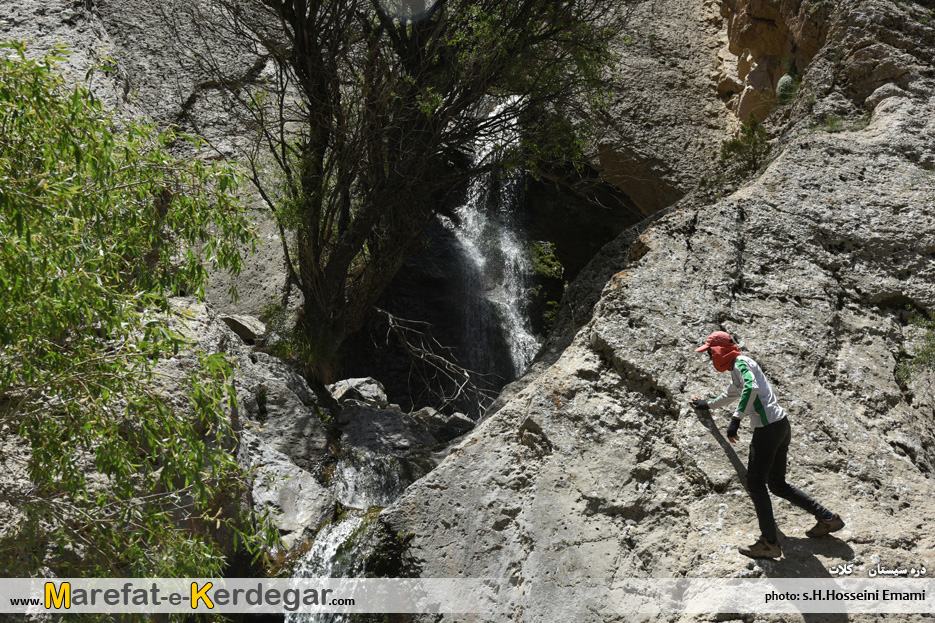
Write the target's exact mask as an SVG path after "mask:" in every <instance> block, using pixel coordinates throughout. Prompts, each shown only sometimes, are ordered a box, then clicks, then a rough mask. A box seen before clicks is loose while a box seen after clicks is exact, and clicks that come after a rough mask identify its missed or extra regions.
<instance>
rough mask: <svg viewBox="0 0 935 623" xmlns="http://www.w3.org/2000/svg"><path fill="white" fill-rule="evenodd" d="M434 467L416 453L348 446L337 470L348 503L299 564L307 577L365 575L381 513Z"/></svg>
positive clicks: (299, 621) (300, 616)
mask: <svg viewBox="0 0 935 623" xmlns="http://www.w3.org/2000/svg"><path fill="white" fill-rule="evenodd" d="M429 469H430V467H429V466H428V465H425V464H423V463H422V462H420V461H419V460H418V458H417V457H413V456H396V455H393V454H388V453H385V452H374V451H372V450H370V449H368V448H365V447H361V446H356V447H351V448H345V449H344V450H343V451H342V455H341V457H340V459H339V460H338V462H337V464H336V465H335V468H334V472H333V484H334V493H335V497H336V498H337V500H338V501H339V502H340V503H341V507H342V508H343V511H342V513H341V514H340V516H338V517H336V518H335V519H334V520H333V521H332V522H331V523H329V524H327V525H325V526H324V527H323V528H321V530H319V531H318V534H316V535H315V539H314V541H313V542H312V545H311V547H310V548H309V550H308V552H306V553H305V554H304V555H303V556H302V559H301V560H300V561H299V563H298V564H297V565H296V567H295V569H294V571H293V575H294V576H295V577H302V578H342V577H348V578H350V577H360V576H362V575H363V574H364V572H365V571H366V567H365V561H366V559H367V557H368V556H369V555H370V554H371V553H372V552H373V550H374V541H375V538H374V536H373V535H374V529H375V527H376V523H375V522H376V518H377V515H379V513H380V511H381V510H383V508H384V507H386V506H389V505H390V504H392V503H393V502H394V501H396V499H397V498H399V496H400V495H402V493H403V491H405V489H406V487H408V486H409V485H410V484H412V483H413V482H414V481H415V480H417V479H418V478H420V477H421V476H423V475H424V474H425V473H426V472H427V471H428V470H429ZM347 618H348V615H346V614H338V613H328V614H304V613H289V614H286V621H287V622H288V623H340V622H342V621H346V620H347Z"/></svg>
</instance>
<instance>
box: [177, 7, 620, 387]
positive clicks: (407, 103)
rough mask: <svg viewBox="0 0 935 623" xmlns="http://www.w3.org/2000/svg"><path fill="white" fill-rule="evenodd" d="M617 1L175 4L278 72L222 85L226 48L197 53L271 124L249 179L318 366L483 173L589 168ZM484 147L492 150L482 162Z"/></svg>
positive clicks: (261, 126) (256, 116) (244, 104)
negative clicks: (256, 82)
mask: <svg viewBox="0 0 935 623" xmlns="http://www.w3.org/2000/svg"><path fill="white" fill-rule="evenodd" d="M414 4H416V5H419V6H415V7H414V6H413V5H414ZM619 4H620V3H619V2H618V1H617V0H558V1H556V0H514V1H510V2H503V1H501V0H438V1H437V2H426V3H413V2H405V3H400V2H378V1H377V0H327V1H321V0H214V3H213V4H211V5H210V6H209V7H208V8H203V9H199V8H194V7H191V6H188V7H187V12H186V7H185V6H179V7H176V8H175V9H172V13H173V14H174V15H175V16H176V18H177V19H180V20H184V21H185V23H186V24H197V25H198V28H199V29H200V30H201V31H202V32H205V31H209V30H211V29H214V30H215V33H214V36H213V40H214V41H243V42H248V45H249V46H252V47H253V48H254V49H255V51H256V52H257V53H258V54H260V55H261V57H263V58H265V59H268V60H269V61H271V65H272V67H273V68H274V76H273V77H272V78H271V79H269V81H268V82H267V83H266V84H265V86H264V88H262V89H254V88H249V85H245V84H244V83H243V81H242V80H238V79H235V78H233V77H231V76H225V75H224V74H225V72H224V70H223V62H222V61H220V60H218V59H219V58H220V57H222V56H223V54H222V53H220V52H218V51H217V50H216V48H214V46H212V45H210V44H209V45H204V46H201V47H200V48H199V49H195V48H194V47H193V48H192V49H191V51H192V54H193V56H194V57H195V59H196V61H197V62H198V63H199V64H200V65H201V66H202V67H208V68H210V70H211V71H212V73H214V74H215V75H216V76H219V79H218V80H217V81H216V83H217V84H222V85H225V86H228V87H229V88H230V90H229V93H230V95H231V97H232V98H233V99H234V101H236V102H237V103H238V105H239V107H240V110H242V111H248V112H249V114H250V115H251V116H252V119H253V121H254V122H255V127H257V128H258V135H259V139H260V143H261V144H262V146H263V149H261V148H260V147H259V146H257V147H256V148H255V149H254V150H253V151H252V152H251V153H250V154H248V160H249V162H250V165H251V178H252V181H253V182H254V184H255V185H256V187H257V188H258V189H259V192H260V193H261V195H262V196H263V198H264V200H265V201H266V203H267V204H268V206H269V208H270V210H271V211H272V212H273V214H274V215H275V217H276V219H277V221H278V223H279V224H280V226H281V229H282V233H283V240H284V252H285V254H286V265H287V271H288V274H289V282H290V284H295V285H296V286H297V287H298V288H299V289H300V290H301V293H302V295H303V297H304V310H303V315H302V317H301V320H300V321H299V327H298V328H299V329H300V334H301V335H302V336H304V338H303V339H304V340H305V346H306V350H307V351H308V354H309V356H312V357H314V358H317V359H318V360H319V361H328V360H330V359H331V358H333V357H334V354H335V353H336V352H337V350H338V347H339V346H340V344H341V343H342V341H343V340H344V338H345V337H346V336H348V335H349V334H351V333H352V332H354V331H356V330H357V329H358V328H359V327H360V326H361V325H362V323H363V322H364V320H365V318H366V317H367V315H368V314H369V313H370V312H371V310H372V308H373V304H374V303H375V301H376V300H377V298H378V297H379V295H380V294H381V293H382V291H383V290H384V289H385V287H386V286H387V285H388V284H389V282H390V280H391V279H392V277H393V276H394V275H395V273H396V272H397V270H398V269H399V267H400V265H401V264H402V262H403V260H404V259H405V257H406V256H407V255H408V254H409V253H410V251H411V250H412V249H413V248H414V247H415V246H416V245H417V244H419V242H420V236H421V234H422V232H423V230H424V228H425V226H426V225H427V224H428V223H429V221H430V220H431V219H432V218H433V217H434V215H435V214H436V213H438V212H439V211H440V210H443V209H444V207H445V205H446V202H448V201H449V200H450V198H451V196H452V195H453V193H456V192H457V191H458V189H459V188H463V186H464V184H465V183H466V182H468V181H469V180H470V179H471V178H473V177H475V176H478V175H480V174H482V173H485V172H488V171H490V170H492V169H494V168H496V167H504V166H506V167H509V166H517V165H524V166H527V167H531V168H535V167H537V166H540V165H541V164H542V163H544V162H548V161H549V160H552V159H556V158H557V159H560V160H562V161H568V160H574V159H575V158H576V157H580V156H581V153H582V147H581V145H582V142H581V138H582V136H583V133H584V132H585V131H586V129H587V123H586V122H585V120H586V119H588V118H589V116H590V115H589V111H590V108H591V107H594V106H600V105H601V97H602V96H603V94H604V90H605V88H606V86H607V84H608V77H609V70H608V68H609V65H610V63H611V62H612V59H613V54H612V52H611V48H612V45H613V44H614V42H615V40H616V39H617V38H618V37H619V34H620V31H619V21H618V19H617V12H619V11H620V7H619V6H618V5H619ZM393 6H395V8H396V9H397V10H396V11H394V10H392V9H393ZM403 9H407V10H408V13H407V16H402V18H401V17H400V11H401V10H403ZM419 9H421V10H419ZM180 15H184V16H185V17H183V18H179V17H178V16H180ZM217 15H221V16H223V17H224V19H223V20H218V18H217V17H216V16H217ZM413 17H417V19H413ZM178 26H179V27H180V28H184V27H185V25H183V24H182V23H181V21H180V22H178ZM570 120H574V121H573V122H572V121H570ZM479 144H486V145H493V148H492V149H490V150H489V152H486V156H487V157H486V158H483V159H482V160H480V161H477V159H476V158H474V160H475V161H474V163H473V166H470V167H469V166H467V165H468V164H469V163H470V162H471V160H472V154H470V153H468V152H470V150H472V149H473V148H474V146H477V145H479ZM474 155H475V156H476V155H477V154H474ZM273 171H274V172H275V173H273ZM271 180H274V181H275V183H271ZM287 232H291V234H292V235H291V238H290V237H288V236H287V235H286V234H287ZM286 240H291V244H289V243H287V242H286ZM319 376H322V374H321V373H320V372H319Z"/></svg>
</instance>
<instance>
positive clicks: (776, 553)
mask: <svg viewBox="0 0 935 623" xmlns="http://www.w3.org/2000/svg"><path fill="white" fill-rule="evenodd" d="M737 551H739V552H740V553H741V554H743V555H744V556H749V557H750V558H779V557H780V556H782V548H781V547H779V543H776V544H775V545H771V544H769V543H767V542H766V539H764V538H763V537H760V538H759V539H757V540H756V543H754V544H753V545H742V546H740V547H739V548H737Z"/></svg>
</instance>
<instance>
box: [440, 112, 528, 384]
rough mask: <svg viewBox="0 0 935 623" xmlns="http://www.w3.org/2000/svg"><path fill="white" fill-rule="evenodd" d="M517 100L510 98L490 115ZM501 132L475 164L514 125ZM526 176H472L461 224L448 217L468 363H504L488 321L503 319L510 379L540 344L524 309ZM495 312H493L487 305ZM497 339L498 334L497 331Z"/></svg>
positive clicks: (494, 366) (511, 136)
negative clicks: (457, 259) (458, 260)
mask: <svg viewBox="0 0 935 623" xmlns="http://www.w3.org/2000/svg"><path fill="white" fill-rule="evenodd" d="M514 103H515V99H513V98H509V99H507V100H506V101H504V102H503V103H502V104H500V105H498V106H496V107H495V108H494V110H493V112H492V113H491V116H496V115H498V114H500V113H501V111H502V110H503V109H504V108H505V107H507V106H510V105H512V104H514ZM504 134H505V135H501V136H500V137H497V138H487V139H484V140H480V141H478V144H477V145H475V150H474V159H473V164H472V166H475V167H481V166H485V165H487V164H489V163H490V160H491V159H492V158H493V157H494V155H495V154H496V153H497V152H498V151H499V149H500V148H501V147H502V146H503V145H504V144H508V143H511V142H515V140H516V139H517V133H516V131H515V125H514V126H509V127H508V128H507V130H506V131H505V132H504ZM523 199H524V197H523V180H522V177H520V176H518V175H515V174H510V175H507V174H503V173H500V174H498V173H496V172H494V173H484V174H482V175H480V176H478V177H476V178H474V179H473V180H472V182H471V184H470V186H469V188H468V191H467V194H466V198H465V201H464V203H462V204H461V205H460V206H458V207H457V208H456V209H455V214H456V216H457V218H458V224H457V225H454V224H451V223H450V222H448V223H446V226H448V227H449V228H450V229H451V230H452V231H453V233H454V235H455V239H456V241H457V244H458V247H459V251H460V253H461V256H462V258H463V265H464V266H463V270H464V275H463V278H462V280H461V287H462V288H463V290H464V296H463V297H462V299H463V300H464V302H465V306H466V309H465V317H464V323H465V326H464V335H465V338H466V339H465V342H466V344H467V350H468V356H467V359H468V367H473V369H475V370H477V371H481V372H487V371H491V370H498V369H502V368H503V366H502V365H498V363H499V362H497V361H495V357H496V353H495V348H494V345H493V344H491V339H492V334H491V332H490V331H489V330H488V327H487V326H486V325H487V324H488V323H489V322H491V321H492V322H496V323H498V324H499V328H500V331H499V335H500V336H502V337H500V339H502V340H504V341H505V342H506V344H505V345H506V347H507V349H508V352H509V358H510V362H509V363H510V366H509V367H510V372H511V377H512V378H510V379H507V380H512V379H513V378H516V377H518V376H520V375H521V374H522V373H523V372H524V371H525V370H526V367H527V366H528V365H529V363H530V362H531V361H532V359H533V357H535V355H536V353H537V352H538V350H539V346H540V344H539V340H538V339H537V338H536V336H535V335H534V334H533V332H532V329H531V326H530V322H529V316H528V313H527V310H526V304H527V300H528V290H529V287H530V285H529V284H530V272H531V266H530V259H529V250H528V243H527V241H526V240H525V238H524V237H523V235H522V234H521V230H520V227H519V222H518V218H517V217H518V214H519V212H520V210H521V208H522V206H523ZM490 307H492V308H493V310H494V312H495V314H494V316H495V317H493V318H491V314H490V313H489V311H488V310H489V308H490ZM493 339H496V337H494V338H493Z"/></svg>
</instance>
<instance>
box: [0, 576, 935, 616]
mask: <svg viewBox="0 0 935 623" xmlns="http://www.w3.org/2000/svg"><path fill="white" fill-rule="evenodd" d="M530 604H535V606H534V607H535V609H537V610H543V609H544V610H547V611H551V612H554V613H556V614H562V616H566V615H567V616H573V615H574V614H576V613H580V611H581V610H582V608H586V609H587V610H588V611H591V612H606V613H609V614H634V613H640V614H703V613H738V614H747V613H754V614H755V613H763V614H767V613H831V612H835V613H848V614H858V613H873V614H882V613H901V614H932V613H935V580H925V579H912V578H902V579H896V578H877V579H856V578H855V579H851V578H846V579H827V578H796V579H787V578H774V579H687V578H686V579H634V580H625V581H619V582H616V583H615V584H614V585H612V586H609V587H597V586H590V587H589V586H582V585H576V586H573V587H568V586H561V585H556V584H554V583H549V582H546V583H538V584H533V583H530V582H525V583H523V584H520V585H518V586H516V585H512V584H510V583H509V582H506V581H502V580H496V579H424V578H420V579H353V578H351V579H339V578H319V579H306V578H284V579H283V578H278V579H245V578H226V579H219V578H187V579H179V578H150V579H145V578H122V579H87V578H84V579H81V578H63V579H29V578H25V579H24V578H18V579H0V613H27V614H38V613H49V612H53V613H65V612H67V613H170V612H194V613H210V612H214V613H219V614H225V613H228V614H232V613H276V612H302V613H324V612H353V613H453V614H454V613H458V614H480V615H484V616H487V617H497V616H500V615H503V614H505V613H510V612H514V611H515V609H516V608H517V607H528V606H529V605H530Z"/></svg>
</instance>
